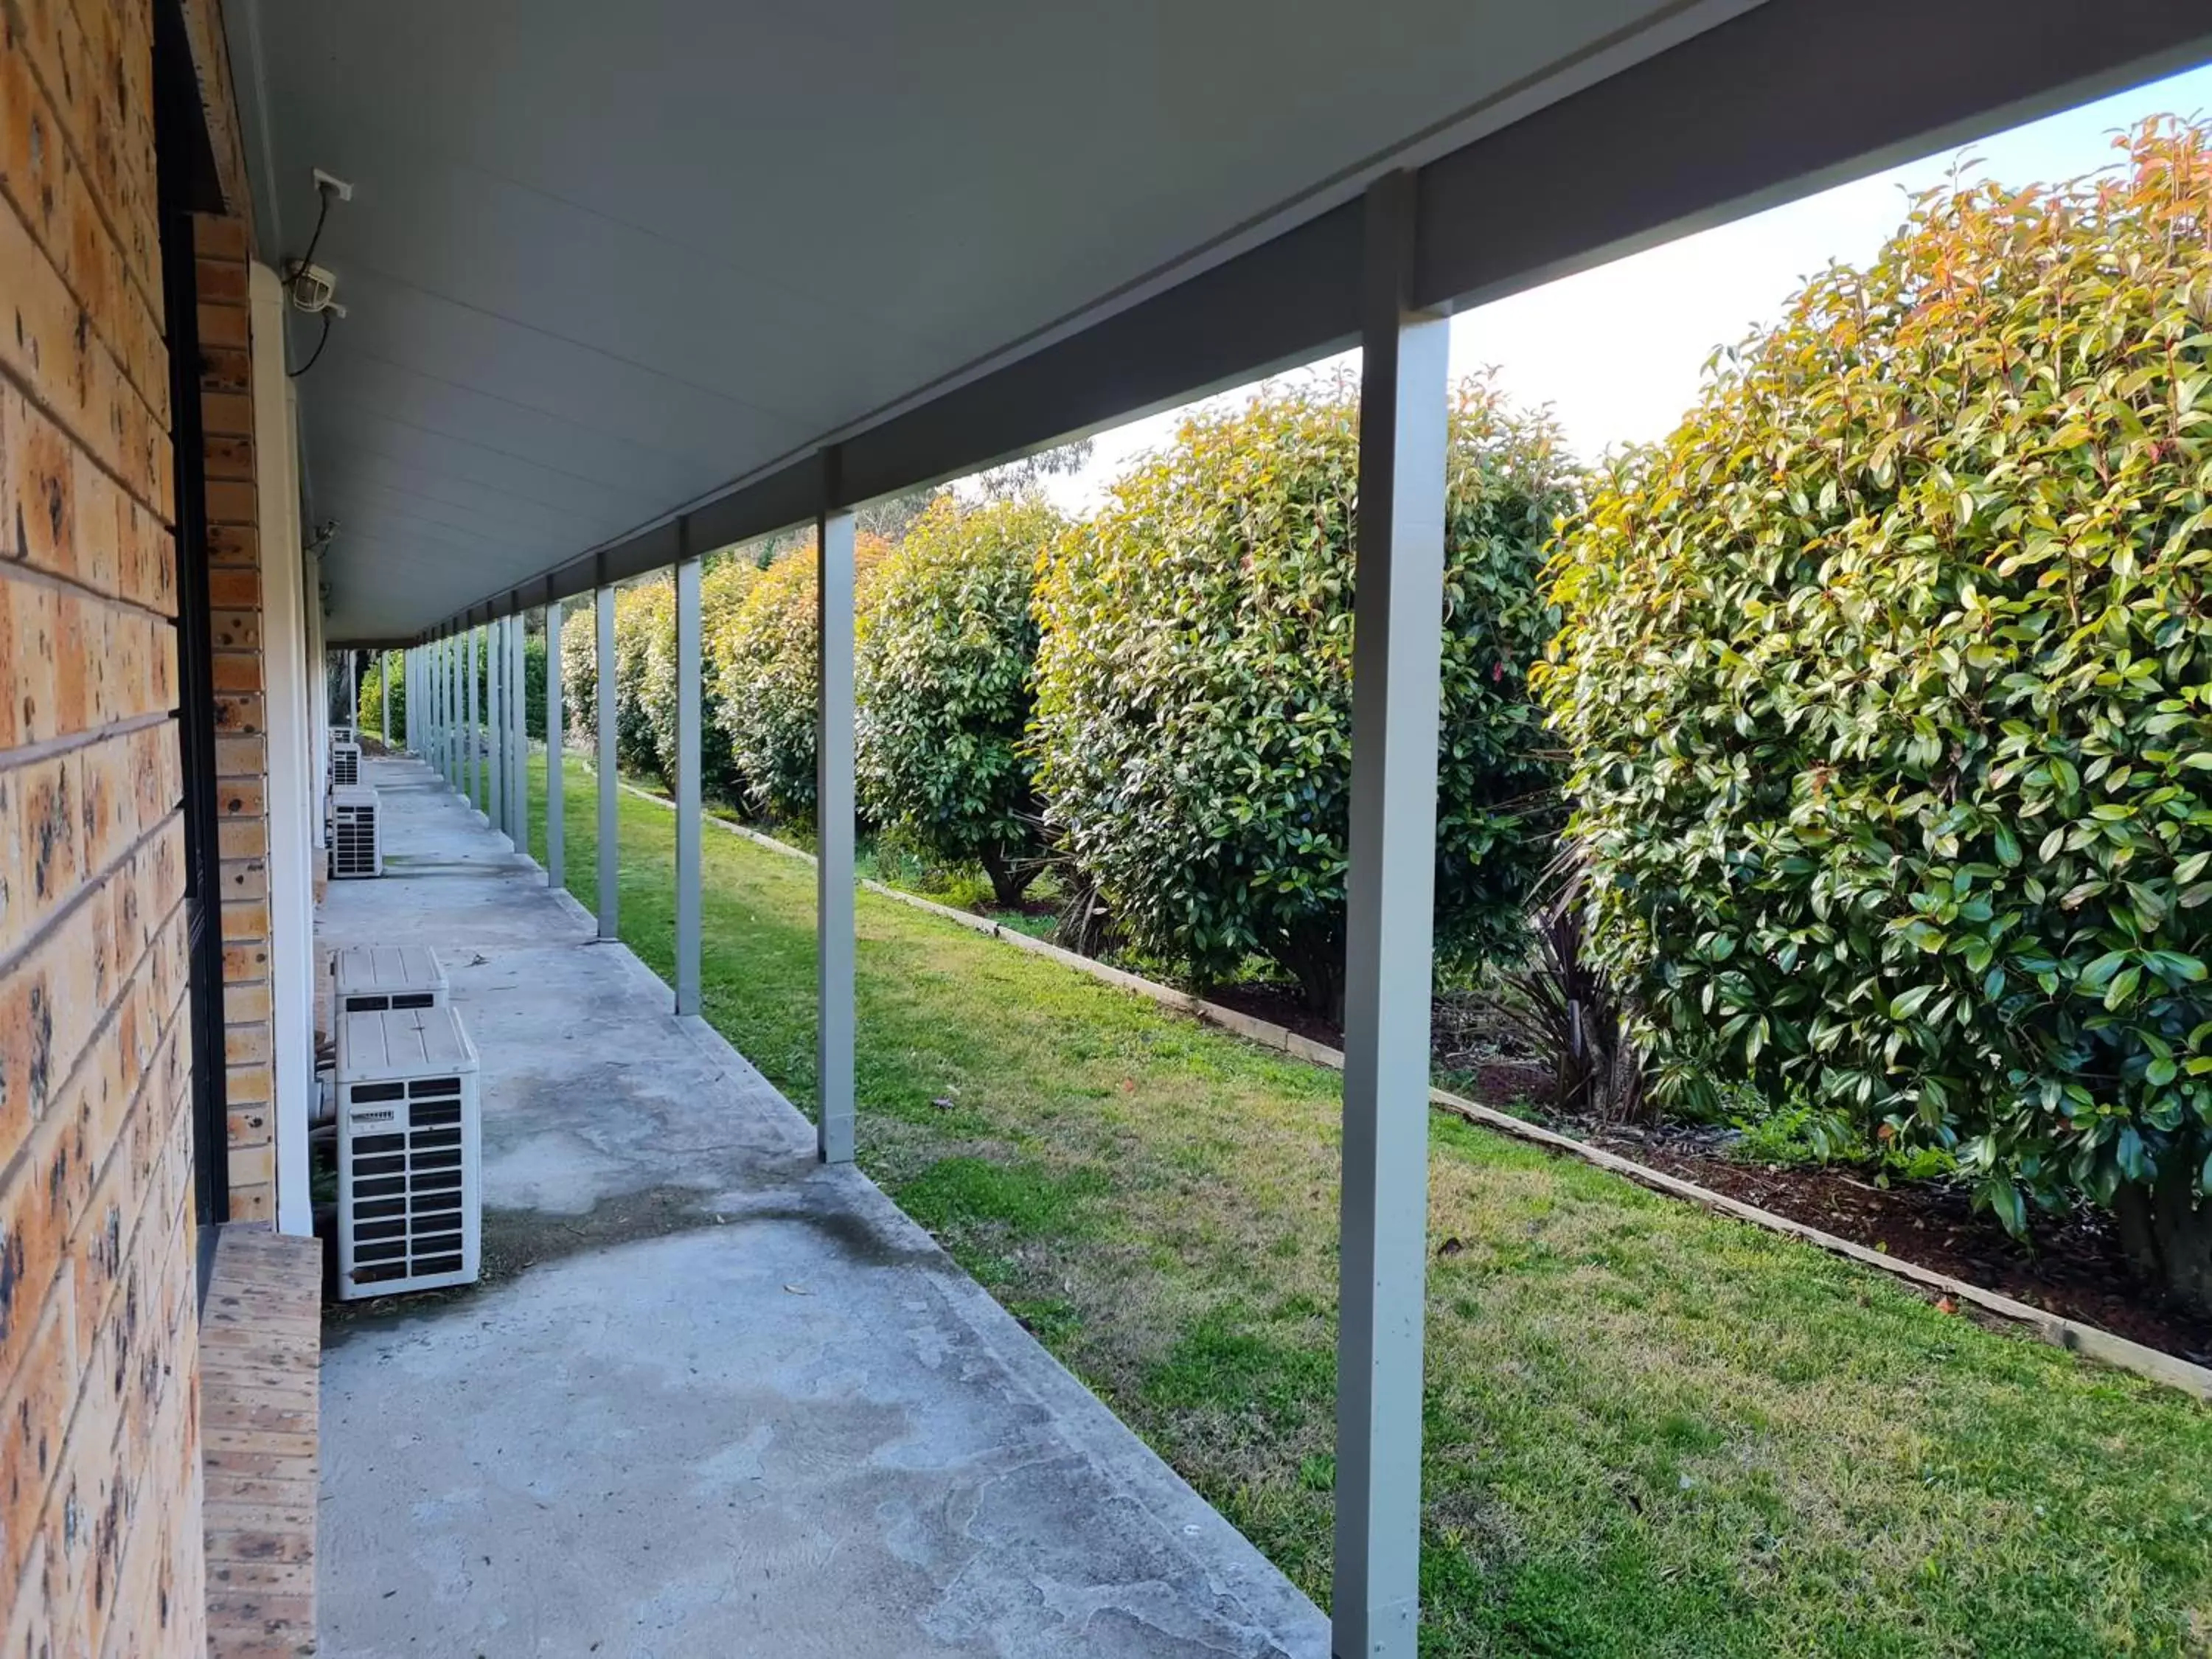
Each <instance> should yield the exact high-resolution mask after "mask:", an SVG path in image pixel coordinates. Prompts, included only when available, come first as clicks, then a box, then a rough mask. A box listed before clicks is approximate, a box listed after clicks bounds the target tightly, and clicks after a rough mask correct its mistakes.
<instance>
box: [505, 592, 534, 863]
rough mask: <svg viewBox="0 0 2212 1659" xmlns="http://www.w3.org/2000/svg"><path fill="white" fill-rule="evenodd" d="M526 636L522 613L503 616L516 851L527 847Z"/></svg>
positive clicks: (510, 831) (510, 833)
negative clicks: (505, 634) (505, 619)
mask: <svg viewBox="0 0 2212 1659" xmlns="http://www.w3.org/2000/svg"><path fill="white" fill-rule="evenodd" d="M526 642H527V641H526V635H525V633H524V630H523V626H522V613H521V612H520V611H516V612H514V613H513V615H512V616H510V617H507V839H508V840H509V841H511V842H513V843H514V850H515V851H516V852H518V853H527V852H528V851H529V850H530V767H529V757H530V713H529V711H528V710H527V709H526V708H524V707H523V706H522V700H523V696H524V692H523V687H524V686H526V684H529V678H528V676H526V674H525V673H524V672H523V671H522V658H523V650H524V647H525V645H526Z"/></svg>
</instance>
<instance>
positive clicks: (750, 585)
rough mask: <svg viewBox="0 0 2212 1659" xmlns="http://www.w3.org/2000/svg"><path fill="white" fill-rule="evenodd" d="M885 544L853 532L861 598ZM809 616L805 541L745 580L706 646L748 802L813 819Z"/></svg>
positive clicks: (813, 610)
mask: <svg viewBox="0 0 2212 1659" xmlns="http://www.w3.org/2000/svg"><path fill="white" fill-rule="evenodd" d="M889 551H890V544H889V543H887V542H885V541H884V540H883V538H880V537H878V536H872V535H869V534H867V533H866V532H862V533H861V534H860V536H859V537H858V538H857V539H856V544H855V547H854V563H855V566H856V568H857V570H858V573H859V581H860V588H861V590H862V592H863V594H864V595H865V593H866V591H867V589H868V587H869V585H870V581H871V578H872V573H873V571H874V569H875V568H876V566H877V565H878V563H880V562H881V561H882V559H883V557H884V555H885V554H887V553H888V552H889ZM863 604H865V599H864V600H863ZM818 635H819V629H818V628H817V604H816V599H815V550H814V544H813V541H812V539H811V538H809V539H808V540H807V541H805V542H804V543H801V544H799V545H796V546H793V547H790V548H787V549H786V550H784V551H783V552H781V553H780V554H778V555H777V556H775V558H774V559H773V560H772V561H770V562H769V565H768V567H767V568H765V569H763V570H762V571H760V572H759V573H758V574H756V575H755V576H753V577H752V578H751V579H750V580H749V581H748V582H747V583H746V585H745V591H744V594H743V596H742V598H741V599H738V602H737V603H736V604H735V605H733V606H732V608H731V609H730V610H729V611H728V613H727V615H726V619H725V620H724V621H723V622H722V623H721V625H720V627H719V628H717V629H716V630H715V632H714V635H713V637H712V638H711V640H709V641H708V647H707V659H708V663H709V664H710V665H711V672H712V674H713V676H714V684H715V695H716V698H717V701H718V702H719V704H720V723H721V726H722V729H723V732H724V733H725V734H726V736H727V738H728V740H729V745H730V756H731V760H732V764H733V766H734V767H735V769H736V771H737V775H738V777H739V778H740V779H741V780H742V781H743V784H744V790H745V793H746V797H747V801H748V804H749V805H750V806H751V807H752V808H753V809H754V810H755V811H760V812H764V813H767V814H769V815H770V816H772V817H778V818H784V819H788V820H791V821H793V822H794V823H812V822H813V819H814V722H815V718H816V707H817V685H818V684H819V673H820V670H819V664H818V663H817V649H816V641H817V638H818Z"/></svg>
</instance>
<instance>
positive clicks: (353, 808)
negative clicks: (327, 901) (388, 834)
mask: <svg viewBox="0 0 2212 1659" xmlns="http://www.w3.org/2000/svg"><path fill="white" fill-rule="evenodd" d="M383 873H384V814H383V811H382V809H380V807H379V806H378V805H377V801H376V791H375V790H374V789H371V788H369V787H368V786H367V785H356V786H355V787H352V788H348V787H345V786H344V785H343V784H340V785H337V786H336V787H333V788H332V789H331V880H333V881H349V880H354V879H356V878H361V877H365V876H380V875H382V874H383Z"/></svg>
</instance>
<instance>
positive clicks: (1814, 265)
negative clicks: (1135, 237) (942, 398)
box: [1050, 66, 2212, 511]
mask: <svg viewBox="0 0 2212 1659" xmlns="http://www.w3.org/2000/svg"><path fill="white" fill-rule="evenodd" d="M2162 112H2172V113H2176V114H2181V115H2197V114H2201V113H2204V112H2212V66H2208V67H2206V68H2203V69H2197V70H2191V71H2189V72H2188V73H2186V74H2184V75H2178V76H2173V77H2172V78H2171V79H2169V80H2165V81H2159V82H2153V83H2152V84H2150V85H2149V86H2147V87H2142V88H2137V89H2136V90H2135V91H2133V92H2128V93H2122V94H2119V95H2118V96H2117V97H2112V98H2107V99H2104V100H2100V101H2099V102H2097V103H2093V104H2087V105H2084V106H2082V107H2081V108H2080V109H2076V110H2072V111H2069V112H2067V113H2065V114H2063V115H2055V116H2052V117H2051V118H2048V119H2045V120H2042V121H2037V122H2034V123H2033V124H2031V125H2027V126H2024V127H2015V128H2014V129H2013V130H2012V131H2009V132H2005V133H2000V134H1996V135H1993V136H1991V137H1988V138H1984V139H1983V140H1981V141H1979V142H1978V143H1974V144H1972V145H1971V146H1968V147H1967V149H1966V150H1965V151H1964V152H1961V151H1960V150H1957V149H1951V150H1946V151H1944V152H1943V153H1942V154H1941V155H1935V156H1931V157H1929V158H1928V159H1927V160H1925V161H1917V162H1914V163H1912V164H1911V165H1909V166H1906V167H1897V168H1893V170H1891V171H1890V172H1887V173H1877V174H1875V175H1874V176H1873V177H1871V178H1867V179H1859V180H1858V181H1857V182H1856V183H1854V184H1848V185H1838V187H1837V188H1835V189H1833V190H1829V191H1822V192H1821V193H1820V195H1818V196H1810V197H1806V198H1805V199H1804V200H1802V201H1799V202H1793V203H1790V204H1789V205H1787V206H1785V207H1778V208H1775V209H1772V210H1769V211H1767V212H1765V213H1762V214H1759V215H1758V216H1755V217H1753V218H1749V219H1744V220H1740V221H1738V222H1736V223H1735V224H1731V225H1723V226H1721V227H1720V228H1717V229H1714V230H1708V231H1704V232H1701V233H1700V234H1698V235H1695V236H1686V237H1684V238H1683V239H1682V240H1680V241H1678V242H1674V243H1670V244H1669V245H1668V246H1665V247H1660V248H1654V249H1652V250H1651V251H1650V252H1646V253H1639V254H1637V255H1634V256H1633V257H1632V258H1626V259H1622V260H1620V261H1618V262H1616V263H1615V264H1610V265H1606V266H1602V267H1601V268H1599V269H1598V270H1589V271H1584V272H1583V273H1582V274H1581V275H1579V276H1568V277H1564V278H1562V279H1561V280H1559V282H1556V283H1551V284H1549V285H1548V286H1547V287H1544V288H1540V289H1533V290H1531V291H1530V292H1528V293H1526V294H1520V295H1514V296H1513V297H1512V298H1510V299H1506V300H1500V301H1497V302H1496V303H1494V304H1492V305H1487V306H1485V307H1481V308H1480V310H1477V311H1470V312H1465V313H1462V314H1460V315H1459V316H1456V317H1455V318H1453V319H1452V324H1451V338H1452V354H1451V355H1452V372H1453V373H1454V374H1466V373H1468V372H1471V371H1473V370H1475V369H1479V368H1484V367H1486V366H1488V367H1494V368H1496V369H1497V370H1498V376H1499V379H1500V381H1501V382H1502V384H1503V385H1504V387H1505V389H1506V391H1507V392H1509V393H1510V395H1511V396H1513V397H1514V398H1516V399H1517V400H1519V401H1520V402H1522V403H1524V404H1550V405H1551V406H1552V409H1553V412H1554V414H1556V415H1557V416H1558V417H1559V423H1560V425H1561V426H1562V427H1563V428H1565V433H1566V435H1567V441H1568V442H1569V443H1570V444H1571V446H1572V447H1573V448H1574V450H1575V452H1576V453H1577V455H1579V456H1580V457H1582V458H1583V459H1594V458H1595V456H1597V455H1598V454H1599V453H1601V452H1602V451H1604V450H1605V449H1607V447H1611V446H1613V445H1614V444H1619V443H1626V442H1638V441H1644V440H1648V439H1652V438H1657V437H1660V436H1662V435H1665V434H1666V433H1667V432H1668V430H1669V429H1670V428H1672V427H1673V426H1674V422H1675V421H1676V420H1677V419H1678V418H1680V416H1681V414H1682V412H1683V410H1686V408H1688V406H1689V405H1690V404H1691V403H1692V401H1693V400H1694V399H1695V398H1696V396H1697V392H1698V381H1699V375H1700V374H1701V372H1702V370H1703V367H1704V364H1705V359H1706V358H1707V357H1708V356H1711V353H1712V350H1713V348H1714V347H1716V346H1718V345H1723V344H1727V343H1734V342H1735V341H1737V340H1740V339H1741V338H1742V337H1743V336H1744V335H1745V334H1746V333H1747V331H1749V330H1750V329H1751V328H1752V327H1753V326H1754V325H1767V324H1770V323H1771V322H1772V321H1773V320H1774V319H1775V318H1776V316H1777V315H1778V313H1779V312H1780V310H1781V307H1782V302H1783V301H1784V299H1785V298H1787V297H1788V295H1790V293H1791V292H1792V291H1793V290H1794V289H1796V287H1797V286H1798V285H1799V283H1800V282H1801V281H1802V279H1803V278H1804V277H1806V276H1810V275H1811V274H1812V273H1814V271H1817V270H1821V269H1822V268H1823V267H1825V266H1826V264H1828V263H1829V262H1830V261H1831V260H1834V259H1841V260H1843V261H1844V262H1845V263H1847V264H1863V263H1864V262H1866V261H1867V260H1869V259H1871V258H1873V257H1874V255H1875V252H1877V251H1878V250H1879V249H1880V247H1881V244H1882V242H1883V240H1885V239H1886V238H1887V236H1888V234H1890V232H1892V231H1893V230H1894V229H1895V228H1897V226H1898V225H1899V222H1902V220H1903V219H1904V217H1905V201H1906V198H1907V197H1909V196H1911V195H1912V194H1913V193H1915V192H1917V191H1920V190H1923V189H1925V188H1927V187H1928V186H1929V185H1936V184H1940V183H1941V182H1942V180H1943V179H1944V178H1945V177H1946V176H1947V175H1948V173H1949V172H1950V170H1951V168H1952V167H1954V165H1955V163H1956V162H1957V161H1958V159H1959V157H1960V155H1961V154H1962V153H1963V154H1966V155H1972V156H1976V157H1978V158H1980V167H1979V168H1978V171H1979V172H1980V173H1984V174H1985V175H1986V176H1988V177H1990V178H1992V179H1997V180H2000V181H2001V182H2002V183H2004V184H2006V185H2011V186H2014V187H2015V188H2017V187H2019V186H2021V185H2027V184H2029V183H2033V182H2038V181H2048V180H2053V179H2069V178H2073V177H2075V176H2076V175H2078V174H2081V173H2087V172H2091V171H2093V170H2094V169H2096V168H2098V167H2104V166H2106V165H2107V164H2108V163H2110V162H2111V161H2112V159H2113V151H2112V135H2113V133H2114V132H2115V131H2116V130H2118V129H2119V128H2123V127H2126V126H2130V125H2134V124H2135V123H2136V121H2139V120H2140V119H2142V118H2143V117H2144V116H2146V115H2153V114H2158V113H2162ZM1357 357H1358V354H1357V353H1356V352H1355V353H1350V354H1347V355H1346V356H1345V357H1343V358H1341V359H1332V360H1330V361H1331V363H1332V364H1333V363H1334V362H1353V361H1356V359H1357ZM1324 367H1326V366H1324ZM1244 395H1246V394H1245V393H1244V392H1227V393H1224V394H1223V397H1224V398H1226V399H1230V400H1236V399H1239V398H1242V397H1243V396H1244ZM1180 416H1181V411H1180V410H1170V411H1169V412H1167V413H1165V414H1161V415H1154V416H1147V417H1146V419H1144V420H1140V421H1133V422H1130V423H1129V424H1128V425H1127V426H1124V427H1119V428H1115V429H1114V430H1113V431H1110V432H1105V433H1102V434H1100V435H1099V436H1098V439H1097V451H1096V453H1094V454H1093V456H1092V458H1091V464H1090V465H1088V466H1087V467H1085V469H1084V470H1083V471H1081V472H1080V473H1078V474H1076V475H1075V476H1073V477H1067V478H1056V479H1054V480H1052V481H1051V482H1050V488H1051V491H1052V494H1053V495H1054V499H1055V500H1056V501H1059V503H1060V505H1061V506H1062V507H1066V508H1069V509H1072V510H1078V511H1080V510H1086V509H1088V508H1089V507H1092V506H1094V505H1096V503H1097V500H1098V498H1099V495H1101V494H1102V492H1103V489H1105V487H1106V485H1108V484H1109V483H1111V482H1112V480H1113V478H1114V477H1115V474H1116V473H1118V472H1119V471H1121V468H1122V467H1123V466H1124V465H1127V462H1128V460H1129V459H1130V458H1131V457H1132V456H1133V455H1136V454H1137V453H1139V452H1141V451H1144V450H1146V449H1152V448H1157V447H1159V446H1161V445H1162V444H1164V443H1166V442H1167V441H1170V439H1171V438H1172V437H1173V435H1174V431H1175V425H1176V421H1177V420H1178V419H1179V418H1180Z"/></svg>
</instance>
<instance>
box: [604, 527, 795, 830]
mask: <svg viewBox="0 0 2212 1659" xmlns="http://www.w3.org/2000/svg"><path fill="white" fill-rule="evenodd" d="M758 574H760V568H759V567H758V566H757V565H756V564H754V563H753V562H751V561H750V559H747V558H745V557H744V556H742V554H740V553H736V552H725V553H721V554H718V555H711V556H708V559H707V560H706V562H705V568H703V569H702V571H701V573H700V577H699V639H700V644H701V652H700V660H701V664H702V671H701V674H700V684H699V715H700V724H699V786H700V789H701V791H702V793H704V794H705V796H706V797H707V799H709V800H720V801H729V802H737V801H739V800H741V799H743V797H744V789H743V787H742V783H741V780H740V779H739V776H738V767H737V762H736V759H735V757H733V756H732V754H731V752H730V733H729V727H728V726H727V725H726V723H725V722H724V720H723V719H722V708H721V678H720V675H718V674H715V673H713V672H711V671H708V670H707V668H706V666H705V665H706V664H707V663H708V660H709V659H708V648H709V642H710V641H713V640H714V639H715V638H716V637H717V636H718V635H719V634H720V631H721V629H723V628H724V627H726V625H727V623H728V622H729V620H730V618H731V617H733V616H735V615H736V614H737V609H738V605H739V604H741V603H742V602H743V600H744V596H745V590H746V589H747V588H748V587H749V586H751V583H752V580H753V578H754V577H755V576H757V575H758ZM642 649H643V652H644V660H643V663H642V665H641V700H642V702H643V704H644V717H645V720H646V722H647V725H648V726H651V728H652V732H653V754H654V756H655V757H657V759H658V762H659V766H658V769H659V773H660V775H661V776H662V777H663V778H664V779H665V780H666V781H668V782H669V783H670V784H671V786H672V785H673V784H674V782H675V780H676V609H675V605H674V603H673V594H672V590H671V603H670V605H669V608H668V625H667V627H666V628H665V629H662V630H659V631H657V632H654V633H653V634H652V635H650V636H649V637H647V639H646V640H645V641H643V645H642ZM617 651H619V646H617Z"/></svg>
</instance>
